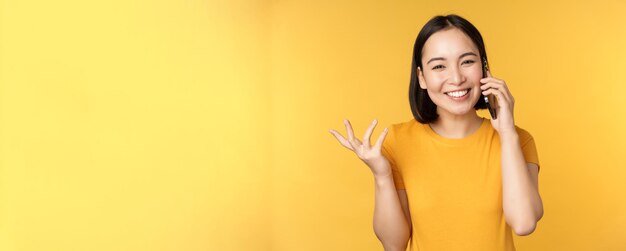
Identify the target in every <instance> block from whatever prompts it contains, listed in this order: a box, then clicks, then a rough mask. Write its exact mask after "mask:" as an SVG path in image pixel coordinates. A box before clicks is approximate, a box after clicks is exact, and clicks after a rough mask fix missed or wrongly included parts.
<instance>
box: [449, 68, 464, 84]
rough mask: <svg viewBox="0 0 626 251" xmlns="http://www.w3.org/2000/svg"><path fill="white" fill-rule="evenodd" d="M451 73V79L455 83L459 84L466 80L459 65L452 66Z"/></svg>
mask: <svg viewBox="0 0 626 251" xmlns="http://www.w3.org/2000/svg"><path fill="white" fill-rule="evenodd" d="M450 74H451V75H450V81H451V82H452V83H453V84H455V85H459V84H461V83H463V81H465V76H464V75H463V72H461V70H460V69H459V68H458V67H452V68H451V69H450Z"/></svg>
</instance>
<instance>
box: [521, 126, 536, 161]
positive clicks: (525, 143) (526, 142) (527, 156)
mask: <svg viewBox="0 0 626 251" xmlns="http://www.w3.org/2000/svg"><path fill="white" fill-rule="evenodd" d="M518 135H519V140H520V144H521V147H522V153H523V154H524V160H526V162H527V163H534V164H536V165H537V166H538V167H539V169H541V166H540V165H539V155H538V154H537V146H536V145H535V139H534V138H533V136H532V135H531V134H530V133H529V132H528V131H526V130H524V129H521V128H519V127H518Z"/></svg>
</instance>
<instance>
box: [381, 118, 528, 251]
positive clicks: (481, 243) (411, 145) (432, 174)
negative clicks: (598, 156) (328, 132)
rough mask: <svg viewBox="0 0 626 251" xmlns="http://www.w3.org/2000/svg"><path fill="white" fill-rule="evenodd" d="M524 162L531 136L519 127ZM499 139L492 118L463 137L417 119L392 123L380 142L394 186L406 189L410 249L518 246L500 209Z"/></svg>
mask: <svg viewBox="0 0 626 251" xmlns="http://www.w3.org/2000/svg"><path fill="white" fill-rule="evenodd" d="M515 129H516V130H517V133H518V135H519V139H520V145H521V147H522V152H523V153H524V159H525V160H526V162H529V163H535V164H537V165H539V158H538V155H537V150H536V147H535V141H534V140H533V137H532V136H531V135H530V133H528V132H527V131H526V130H524V129H522V128H519V127H517V126H516V128H515ZM500 153H501V148H500V139H499V135H498V132H497V131H496V130H495V129H493V127H492V126H491V121H490V120H489V119H486V118H483V123H482V125H481V126H480V128H479V129H478V130H476V131H474V132H473V133H472V134H470V135H469V136H467V137H465V138H461V139H453V138H445V137H443V136H441V135H439V134H437V133H436V132H435V131H433V130H432V128H431V127H430V125H428V124H421V123H419V122H418V121H416V120H415V119H411V120H409V121H407V122H403V123H398V124H392V125H391V126H390V128H389V132H388V134H387V136H386V137H385V141H384V142H383V146H382V154H383V155H384V156H385V157H386V158H387V159H388V160H389V163H390V164H391V168H392V172H393V179H394V183H395V185H396V189H398V190H401V189H405V190H406V193H407V197H408V204H409V211H410V212H411V220H412V223H411V224H412V226H413V233H412V236H411V241H410V244H409V247H410V250H411V251H417V250H420V251H431V250H480V251H490V250H499V251H500V250H507V251H510V250H515V247H514V244H513V235H512V231H511V227H509V226H508V225H507V224H506V221H505V218H504V211H503V209H502V172H501V171H502V169H501V168H502V167H501V162H500V157H501V154H500Z"/></svg>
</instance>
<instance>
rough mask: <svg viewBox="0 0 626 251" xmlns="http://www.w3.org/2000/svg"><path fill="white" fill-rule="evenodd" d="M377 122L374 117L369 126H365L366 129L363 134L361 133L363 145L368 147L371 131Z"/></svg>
mask: <svg viewBox="0 0 626 251" xmlns="http://www.w3.org/2000/svg"><path fill="white" fill-rule="evenodd" d="M377 123H378V120H376V119H374V121H372V123H371V124H370V127H369V128H367V131H365V134H364V135H363V142H364V143H365V147H367V148H369V147H370V144H371V143H370V142H371V141H370V139H371V137H372V132H373V131H374V128H375V127H376V124H377Z"/></svg>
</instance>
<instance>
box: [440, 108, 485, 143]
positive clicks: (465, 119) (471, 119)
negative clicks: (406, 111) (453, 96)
mask: <svg viewBox="0 0 626 251" xmlns="http://www.w3.org/2000/svg"><path fill="white" fill-rule="evenodd" d="M482 122H483V118H481V117H479V116H478V114H476V112H468V113H467V114H464V115H451V114H446V113H439V117H438V118H437V120H436V121H435V122H432V123H430V124H429V125H430V128H432V129H433V131H435V132H436V133H437V134H439V135H441V136H443V137H445V138H454V139H458V138H465V137H467V136H468V135H471V134H472V133H474V132H475V131H476V130H478V128H480V126H481V125H482Z"/></svg>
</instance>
